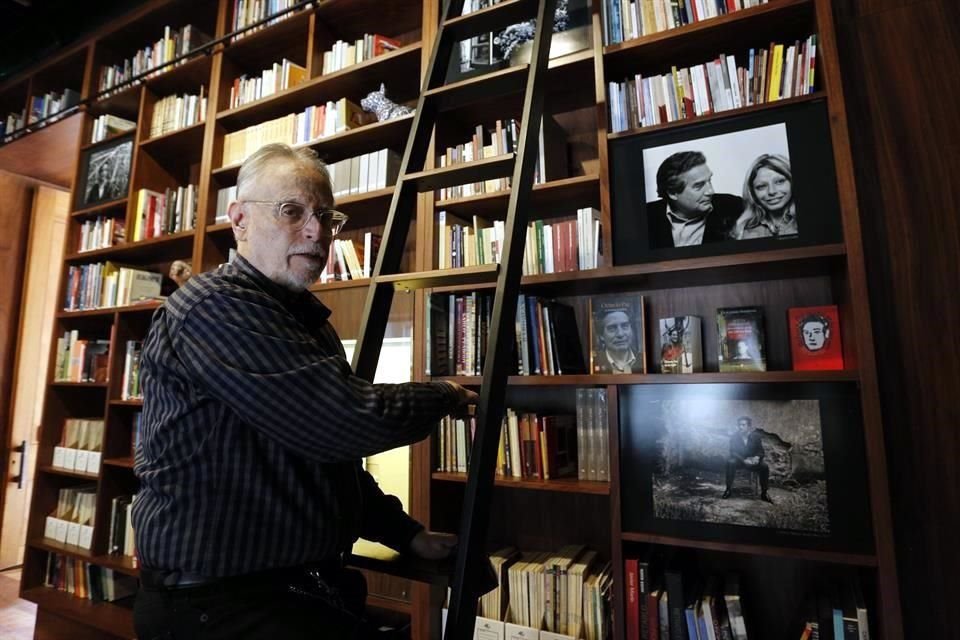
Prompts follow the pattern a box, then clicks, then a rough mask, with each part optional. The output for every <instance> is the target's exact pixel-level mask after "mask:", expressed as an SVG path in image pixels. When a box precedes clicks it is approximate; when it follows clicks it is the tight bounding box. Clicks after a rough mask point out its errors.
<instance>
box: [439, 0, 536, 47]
mask: <svg viewBox="0 0 960 640" xmlns="http://www.w3.org/2000/svg"><path fill="white" fill-rule="evenodd" d="M536 9H537V7H536V3H534V2H533V0H507V2H501V3H499V4H495V5H493V6H490V7H486V8H485V9H480V10H479V11H474V12H473V13H468V14H467V15H465V16H457V17H456V18H453V19H451V20H447V21H446V22H445V23H444V24H443V35H444V37H449V38H451V39H452V40H451V41H452V42H455V43H456V42H460V41H461V40H466V39H467V38H472V37H473V36H478V35H480V34H481V33H485V32H489V31H498V30H500V29H503V28H505V27H509V26H510V25H512V24H516V23H518V22H523V21H525V20H531V19H533V18H534V14H535V13H536Z"/></svg>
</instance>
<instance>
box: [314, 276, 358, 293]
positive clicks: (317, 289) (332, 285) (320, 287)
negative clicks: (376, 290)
mask: <svg viewBox="0 0 960 640" xmlns="http://www.w3.org/2000/svg"><path fill="white" fill-rule="evenodd" d="M369 286H370V278H358V279H357V280H334V281H331V282H322V283H321V282H318V283H316V284H313V285H310V291H312V292H314V293H322V292H324V291H336V290H338V289H362V288H364V287H369Z"/></svg>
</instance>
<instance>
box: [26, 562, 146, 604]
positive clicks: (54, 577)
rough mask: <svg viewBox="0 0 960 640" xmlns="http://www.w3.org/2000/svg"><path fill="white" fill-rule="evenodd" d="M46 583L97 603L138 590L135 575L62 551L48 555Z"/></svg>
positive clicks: (115, 598)
mask: <svg viewBox="0 0 960 640" xmlns="http://www.w3.org/2000/svg"><path fill="white" fill-rule="evenodd" d="M43 583H44V586H47V587H49V588H51V589H56V590H57V591H64V592H66V593H69V594H71V595H74V596H76V597H78V598H83V599H85V600H92V601H94V602H116V601H117V600H122V599H124V598H129V597H131V596H133V595H134V594H136V592H137V579H136V578H135V577H134V576H130V575H126V574H123V573H120V572H119V571H114V570H113V569H108V568H107V567H101V566H99V565H96V564H92V563H90V562H85V561H83V560H80V559H79V558H75V557H73V556H67V555H64V554H61V553H48V554H47V570H46V573H45V574H44V581H43Z"/></svg>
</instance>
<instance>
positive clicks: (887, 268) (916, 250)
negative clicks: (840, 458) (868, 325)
mask: <svg viewBox="0 0 960 640" xmlns="http://www.w3.org/2000/svg"><path fill="white" fill-rule="evenodd" d="M837 5H838V8H837V17H838V26H839V28H840V48H841V58H842V59H841V64H842V67H843V72H844V79H845V85H846V87H845V88H846V91H847V106H848V111H849V119H850V129H851V137H852V141H853V146H854V157H855V161H856V172H857V188H858V192H859V196H860V210H861V215H862V220H863V234H864V245H865V255H866V259H867V275H868V280H869V286H870V295H871V299H872V300H871V302H872V307H873V323H874V336H875V343H876V355H877V366H878V375H879V382H880V392H881V398H882V410H883V418H884V428H885V435H886V448H887V451H888V452H889V456H888V464H889V470H890V474H889V476H890V491H891V500H892V506H893V514H894V533H895V539H896V545H897V562H898V569H899V575H900V593H901V596H902V600H903V617H904V631H905V635H906V637H908V638H933V637H957V636H955V635H950V634H951V631H950V630H951V629H952V630H953V631H952V633H956V626H955V624H953V618H954V616H953V613H952V612H953V610H954V609H955V607H956V602H957V601H958V599H960V583H958V581H957V580H956V576H957V575H958V573H960V552H958V549H957V545H956V539H957V531H958V529H960V472H958V466H957V462H956V461H957V460H958V459H960V437H958V435H957V434H958V425H960V409H958V404H957V398H958V397H960V358H958V355H960V303H958V302H957V299H956V292H957V291H958V290H960V266H958V265H960V215H958V212H960V178H958V176H960V122H958V118H957V105H958V104H960V88H958V86H957V83H956V78H957V77H958V74H960V3H957V2H956V0H926V1H912V2H910V1H908V0H858V1H857V0H845V1H844V2H840V3H837ZM945 632H946V636H945V635H944V633H945Z"/></svg>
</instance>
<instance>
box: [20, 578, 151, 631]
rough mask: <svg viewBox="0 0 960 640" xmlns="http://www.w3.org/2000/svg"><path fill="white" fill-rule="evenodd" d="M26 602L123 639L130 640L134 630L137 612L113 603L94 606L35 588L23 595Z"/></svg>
mask: <svg viewBox="0 0 960 640" xmlns="http://www.w3.org/2000/svg"><path fill="white" fill-rule="evenodd" d="M20 597H21V598H23V599H24V600H29V601H30V602H33V603H36V604H37V605H38V606H39V607H41V608H44V609H49V610H51V611H56V612H57V613H58V614H59V615H61V616H64V617H66V618H70V619H71V620H75V621H76V622H78V623H80V624H83V625H91V626H93V627H94V628H96V629H99V630H100V631H103V632H106V633H110V634H112V635H114V636H119V637H124V638H125V637H130V631H131V630H132V629H133V609H132V608H129V609H128V608H126V607H123V606H120V605H117V604H113V603H109V602H92V601H90V600H84V599H82V598H77V597H74V596H72V595H70V594H69V593H65V592H63V591H57V590H56V589H51V588H49V587H33V588H30V589H24V590H23V591H22V592H21V593H20Z"/></svg>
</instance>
